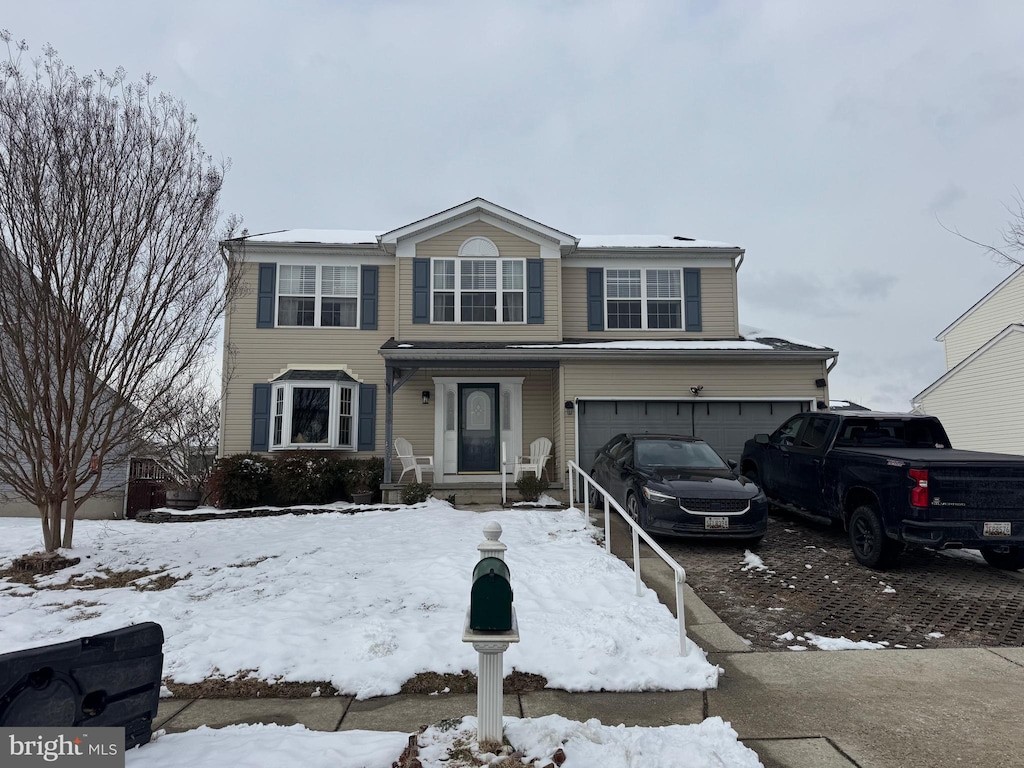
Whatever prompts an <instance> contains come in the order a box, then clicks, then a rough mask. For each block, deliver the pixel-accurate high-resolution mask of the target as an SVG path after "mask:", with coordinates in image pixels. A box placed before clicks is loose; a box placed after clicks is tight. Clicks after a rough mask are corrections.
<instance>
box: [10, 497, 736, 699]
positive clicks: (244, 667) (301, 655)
mask: <svg viewBox="0 0 1024 768" xmlns="http://www.w3.org/2000/svg"><path fill="white" fill-rule="evenodd" d="M488 522H497V523H500V524H501V526H502V528H503V529H504V533H503V534H502V541H503V542H504V543H505V544H507V545H508V553H507V556H506V560H507V562H508V565H509V569H510V571H511V577H512V586H513V589H514V590H515V606H516V613H517V615H518V619H519V628H520V633H521V635H522V642H521V643H519V644H515V645H513V646H512V647H511V648H510V649H509V650H508V652H506V653H505V657H504V660H505V666H504V673H505V674H509V673H511V672H512V671H513V670H519V671H522V672H529V673H535V674H539V675H543V676H545V677H546V678H547V679H548V682H549V685H550V686H551V687H552V688H563V689H566V690H570V691H597V690H602V689H603V690H612V691H639V690H651V689H665V690H683V689H695V688H696V689H705V688H711V687H714V686H715V685H716V684H717V680H718V673H719V670H718V667H717V666H715V665H712V664H709V663H708V662H707V659H706V657H705V655H704V652H703V651H702V650H701V649H700V648H698V647H697V646H695V645H694V644H693V643H692V642H691V643H690V644H689V646H688V654H687V655H686V656H680V655H679V635H678V631H679V630H678V625H677V623H676V620H675V619H674V618H673V617H672V614H671V613H669V611H668V609H667V608H666V607H665V606H663V605H662V604H661V603H660V602H658V599H657V597H656V596H655V594H654V592H652V591H650V590H645V591H644V594H643V595H642V596H641V597H637V596H636V595H635V593H634V590H635V587H634V576H633V572H632V571H631V570H630V568H629V567H628V566H627V565H625V564H624V563H623V562H621V561H620V560H618V558H616V557H614V556H612V555H609V554H607V553H606V552H605V551H604V550H603V549H602V548H600V547H599V546H597V545H596V544H595V543H594V538H593V534H594V531H595V529H594V528H593V527H591V526H590V525H589V524H588V523H587V521H586V520H585V519H584V516H583V515H582V513H581V512H580V511H579V510H575V509H568V510H548V509H531V510H522V509H517V510H515V511H501V512H488V513H477V512H468V511H464V510H456V509H453V508H452V507H451V506H450V505H448V504H447V503H445V502H442V501H437V500H430V501H427V502H424V503H423V504H417V505H414V506H411V507H401V508H398V509H394V508H392V509H371V510H366V511H363V512H360V513H358V514H341V513H325V514H320V515H284V516H280V517H265V518H249V519H233V520H211V521H207V522H180V523H165V524H160V525H146V524H141V523H135V522H133V521H123V520H117V521H93V520H80V521H78V522H77V523H76V530H75V539H76V542H77V543H78V545H79V546H78V547H77V548H76V549H75V550H74V551H73V552H71V553H69V554H73V555H74V556H76V557H81V558H82V562H81V563H80V564H78V565H76V566H73V567H71V568H68V569H65V570H63V571H60V572H59V573H57V574H53V575H51V576H47V577H44V578H42V579H40V580H39V582H38V583H41V584H45V583H50V584H60V583H67V582H69V581H70V582H71V584H72V585H73V584H74V583H75V581H76V580H77V578H78V577H81V576H82V575H84V574H90V575H93V576H96V577H99V578H100V579H103V578H104V577H105V573H104V571H110V572H123V571H128V570H147V571H154V572H157V573H158V574H159V575H161V576H164V577H166V578H164V579H162V580H161V582H171V583H170V586H168V587H167V588H165V589H157V590H142V589H136V588H132V587H121V588H96V589H76V588H70V589H63V590H47V589H40V590H36V589H33V588H31V587H27V586H24V585H21V584H15V583H12V582H7V581H0V628H2V629H0V653H5V652H8V651H15V650H20V649H23V648H29V647H33V646H39V645H46V644H50V643H57V642H61V641H65V640H70V639H74V638H79V637H84V636H87V635H93V634H97V633H100V632H106V631H109V630H111V629H116V628H118V627H123V626H127V625H129V624H134V623H139V622H143V621H155V622H158V623H159V624H161V625H162V626H163V629H164V635H165V638H166V640H165V643H164V676H165V677H166V678H169V679H170V681H171V682H170V683H169V685H170V688H171V689H172V690H173V688H174V682H178V683H195V682H199V681H201V680H204V679H206V678H209V677H213V676H217V675H222V676H225V677H228V678H230V677H233V676H235V675H238V674H240V673H243V672H245V673H246V674H247V675H248V676H250V677H254V678H258V679H261V680H268V681H277V680H281V681H296V682H320V681H330V682H331V683H332V684H333V685H334V686H335V687H336V688H338V689H339V690H341V691H343V692H345V693H347V694H352V695H355V696H357V697H358V698H360V699H365V698H370V697H373V696H383V695H388V694H394V693H398V691H399V689H400V687H401V685H402V683H403V682H405V681H406V680H408V679H409V678H412V677H414V676H415V675H416V674H418V673H420V672H437V673H446V672H452V673H459V672H462V671H463V670H475V669H476V668H477V654H476V652H475V651H474V650H473V648H472V645H470V644H468V643H463V642H462V630H463V624H464V621H465V616H466V610H467V608H468V606H469V594H470V587H471V583H470V582H471V576H472V569H473V565H474V564H475V563H476V561H477V559H478V557H479V553H478V551H477V548H476V547H477V544H479V543H480V542H481V541H482V540H483V534H482V528H483V526H484V525H485V524H486V523H488ZM0 542H2V544H0V548H2V549H0V568H2V567H3V566H4V565H6V564H7V562H9V560H10V559H12V558H13V557H14V556H16V555H18V554H21V553H23V552H27V551H31V550H33V549H37V548H38V547H39V543H40V534H39V522H38V521H37V520H31V519H23V518H0ZM150 580H151V581H152V579H150ZM174 580H177V581H174ZM137 586H141V582H140V583H139V584H137ZM154 586H166V584H164V583H156V584H154ZM250 670H251V671H250Z"/></svg>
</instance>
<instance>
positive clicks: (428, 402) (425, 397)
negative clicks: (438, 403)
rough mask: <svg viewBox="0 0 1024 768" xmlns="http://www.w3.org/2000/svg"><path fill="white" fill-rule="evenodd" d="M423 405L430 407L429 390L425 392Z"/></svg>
mask: <svg viewBox="0 0 1024 768" xmlns="http://www.w3.org/2000/svg"><path fill="white" fill-rule="evenodd" d="M423 404H424V405H430V390H429V389H424V390H423Z"/></svg>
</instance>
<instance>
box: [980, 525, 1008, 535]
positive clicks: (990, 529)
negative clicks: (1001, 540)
mask: <svg viewBox="0 0 1024 768" xmlns="http://www.w3.org/2000/svg"><path fill="white" fill-rule="evenodd" d="M983 533H984V534H985V535H986V536H1009V535H1010V524H1009V523H985V530H984V531H983Z"/></svg>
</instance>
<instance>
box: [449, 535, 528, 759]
mask: <svg viewBox="0 0 1024 768" xmlns="http://www.w3.org/2000/svg"><path fill="white" fill-rule="evenodd" d="M500 537H501V526H500V525H498V524H497V523H487V525H485V526H484V539H485V540H484V541H483V542H481V543H480V545H479V546H478V547H477V550H479V552H480V558H479V559H480V560H483V559H485V558H488V557H494V558H497V559H499V560H502V561H504V559H505V550H506V549H507V547H506V546H505V545H504V544H503V543H501V542H500V541H499V540H498V539H499V538H500ZM471 611H472V605H471V606H470V609H469V610H467V611H466V624H465V627H464V628H463V631H462V642H464V643H472V644H473V650H475V651H476V652H477V654H478V655H479V667H478V669H477V684H476V718H477V741H478V742H479V743H481V744H483V743H485V742H497V743H499V744H500V743H501V741H502V734H503V728H502V723H501V717H502V715H503V714H504V712H503V706H502V703H503V700H504V699H503V693H504V691H503V682H504V676H503V675H502V666H503V665H502V660H503V658H504V656H505V651H506V650H508V646H509V644H510V643H518V642H519V623H518V622H517V621H516V610H515V607H514V606H513V607H512V628H511V630H509V631H498V632H491V631H481V630H474V629H472V628H471V627H470V613H471Z"/></svg>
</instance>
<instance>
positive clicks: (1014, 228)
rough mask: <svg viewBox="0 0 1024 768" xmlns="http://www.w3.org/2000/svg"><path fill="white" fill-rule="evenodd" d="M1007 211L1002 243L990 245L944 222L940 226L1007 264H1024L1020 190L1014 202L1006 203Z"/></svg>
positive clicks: (1023, 199) (1023, 209)
mask: <svg viewBox="0 0 1024 768" xmlns="http://www.w3.org/2000/svg"><path fill="white" fill-rule="evenodd" d="M1005 208H1006V212H1007V213H1008V214H1009V216H1010V220H1009V223H1008V224H1007V225H1006V229H1004V230H1003V242H1002V244H1001V245H990V244H988V243H983V242H981V241H979V240H975V239H973V238H970V237H967V235H965V234H963V233H962V232H961V231H960V230H959V229H957V228H955V227H953V228H951V227H947V226H946V225H945V224H942V222H939V224H940V226H941V227H942V228H943V229H945V230H946V231H947V232H952V233H953V234H954V235H956V236H957V237H960V238H963V239H964V240H966V241H967V242H969V243H972V244H974V245H977V246H978V247H980V248H983V249H984V250H985V251H986V252H987V253H988V254H989V255H990V256H991V257H992V258H993V259H994V260H995V261H997V262H1000V263H1002V264H1006V265H1016V266H1021V265H1024V196H1022V195H1021V192H1020V190H1019V189H1018V190H1017V193H1016V194H1015V195H1014V198H1013V203H1012V204H1010V205H1006V206H1005Z"/></svg>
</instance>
